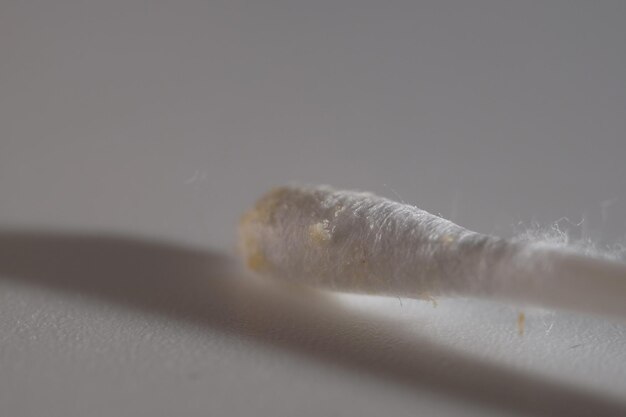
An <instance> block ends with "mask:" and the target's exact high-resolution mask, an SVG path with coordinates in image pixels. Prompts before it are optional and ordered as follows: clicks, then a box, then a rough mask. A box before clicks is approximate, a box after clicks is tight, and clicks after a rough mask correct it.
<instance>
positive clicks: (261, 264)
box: [239, 187, 288, 272]
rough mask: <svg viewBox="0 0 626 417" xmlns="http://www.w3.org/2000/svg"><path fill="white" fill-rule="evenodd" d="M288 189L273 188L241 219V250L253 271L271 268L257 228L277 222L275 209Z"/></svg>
mask: <svg viewBox="0 0 626 417" xmlns="http://www.w3.org/2000/svg"><path fill="white" fill-rule="evenodd" d="M287 192H288V189H287V188H285V187H279V188H275V189H273V190H271V191H270V192H269V193H267V194H266V195H265V196H264V197H262V198H261V199H260V200H258V201H257V203H256V204H255V206H254V207H253V208H252V209H250V210H248V211H247V212H246V213H244V214H243V216H241V219H240V221H239V236H240V239H239V241H240V248H239V249H240V251H241V253H242V254H243V256H244V259H245V260H246V265H247V266H248V268H250V269H251V270H253V271H257V272H261V271H267V270H269V269H270V267H271V265H270V264H269V262H268V260H267V257H266V256H265V254H264V253H263V248H262V247H261V244H260V243H259V241H258V238H257V234H256V233H255V229H257V228H260V227H263V226H264V225H273V224H275V222H276V219H275V218H274V216H275V211H276V208H277V207H278V205H279V204H280V201H281V199H282V197H283V196H284V194H285V193H287Z"/></svg>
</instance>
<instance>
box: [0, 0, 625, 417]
mask: <svg viewBox="0 0 626 417" xmlns="http://www.w3.org/2000/svg"><path fill="white" fill-rule="evenodd" d="M625 17H626V3H624V2H620V1H616V2H609V1H606V2H594V3H593V4H591V3H588V2H572V1H563V2H551V3H550V4H544V3H543V2H541V3H536V4H532V3H529V2H516V3H515V4H512V3H510V4H506V5H505V4H504V3H502V2H497V1H493V2H488V1H477V2H465V1H458V2H441V1H432V2H404V3H403V2H378V3H374V2H356V1H351V2H335V1H333V2H330V1H329V2H325V1H318V2H270V1H255V2H253V1H250V2H244V1H224V2H217V1H216V2H206V1H177V2H173V1H172V2H160V3H159V4H156V2H155V3H148V2H139V1H121V0H120V1H117V0H113V1H106V2H102V1H100V2H98V1H68V0H64V1H56V2H48V1H3V2H0V224H1V225H2V231H0V249H1V250H0V277H1V279H0V414H1V415H7V416H16V417H19V416H32V415H48V416H101V415H102V416H104V415H150V416H159V415H162V416H169V415H172V414H177V415H222V416H239V415H256V416H275V415H311V416H312V415H315V416H319V415H345V416H351V415H354V416H357V415H358V416H365V415H372V416H378V415H407V416H408V415H432V414H436V415H452V416H455V415H480V416H484V415H500V414H506V415H508V414H515V413H519V414H529V415H545V416H551V415H568V416H569V415H577V414H578V415H607V416H609V415H610V416H616V415H624V414H626V402H625V401H624V400H623V398H625V395H624V394H626V357H625V353H624V352H625V351H624V348H623V347H624V345H625V343H626V326H625V325H624V324H623V323H618V322H609V321H606V320H603V319H596V318H591V317H582V316H575V315H570V314H565V313H554V312H536V311H526V313H527V330H526V333H525V335H524V336H519V335H518V334H517V328H516V317H517V312H518V309H517V308H513V307H505V306H500V305H491V304H484V303H480V302H477V301H469V300H455V301H451V300H440V302H439V306H438V307H437V308H432V306H431V305H430V304H428V303H425V302H418V301H410V300H402V302H400V301H399V300H396V299H375V298H374V299H370V298H362V297H356V296H341V297H331V299H326V298H324V297H322V299H320V297H319V295H315V294H309V293H306V292H304V293H302V292H296V293H295V294H292V293H291V292H287V293H286V294H285V293H284V291H287V290H285V289H277V288H271V287H266V286H263V285H261V284H258V283H254V282H251V281H250V277H247V276H244V274H243V273H242V272H241V271H239V270H238V269H237V267H236V266H234V265H233V264H232V263H233V261H232V260H231V259H229V258H227V256H228V255H227V254H228V253H230V251H231V249H232V246H233V245H234V236H235V234H234V225H235V223H236V221H237V218H238V216H239V215H240V213H241V212H243V211H244V210H245V209H246V208H247V207H248V206H249V205H250V204H251V203H252V202H253V201H254V199H255V198H256V197H257V196H258V195H260V194H261V193H263V192H264V191H265V190H266V189H267V188H269V187H271V186H275V185H280V184H283V183H285V182H288V181H292V180H297V181H306V182H311V183H330V184H333V185H336V186H338V187H343V188H360V189H368V190H372V191H375V192H378V193H380V194H383V195H387V196H390V197H395V194H396V193H397V194H399V195H400V196H401V198H402V199H404V200H406V201H407V202H412V203H415V204H417V205H418V206H420V207H422V208H424V209H427V210H429V211H431V212H434V213H441V214H443V215H444V216H446V217H449V218H452V220H455V221H456V222H458V223H459V224H461V225H463V226H465V227H468V228H470V229H473V230H477V231H480V232H493V233H498V234H503V235H507V234H511V233H512V231H513V229H514V228H515V227H516V226H515V225H517V224H518V222H522V223H523V224H525V225H529V224H531V222H533V221H538V222H539V223H542V224H548V223H550V222H554V221H557V220H559V219H560V218H562V217H563V216H565V217H568V218H569V222H568V221H561V222H560V225H561V226H567V225H568V224H569V225H570V227H572V228H573V229H574V231H575V232H579V233H580V234H581V235H583V237H591V238H592V239H593V240H596V241H601V242H609V243H611V242H618V241H620V239H621V240H622V241H623V237H624V236H625V235H626V214H625V213H626V211H625V210H624V208H625V207H626V201H625V198H626V181H625V179H626V164H624V163H623V159H624V155H625V154H626V141H625V140H624V132H626V117H624V116H625V114H626V112H625V110H626V82H625V79H624V70H623V69H624V65H625V64H626V26H625V25H624V24H623V22H624V19H625ZM583 219H584V221H583V223H582V224H581V226H579V227H576V226H575V224H577V223H579V222H580V221H581V220H583ZM521 227H522V228H523V227H524V226H521ZM9 230H12V232H9ZM28 230H30V231H31V232H28ZM40 231H48V232H49V233H47V234H46V233H44V234H41V233H40ZM73 233H79V235H74V234H73ZM81 236H82V237H81ZM116 236H117V237H116ZM159 241H166V242H170V243H169V244H167V245H165V246H163V245H162V244H159V243H157V242H159ZM225 257H226V258H225Z"/></svg>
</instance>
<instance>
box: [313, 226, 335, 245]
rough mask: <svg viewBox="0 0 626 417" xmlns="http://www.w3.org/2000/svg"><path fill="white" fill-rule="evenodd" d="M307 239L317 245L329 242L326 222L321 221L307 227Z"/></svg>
mask: <svg viewBox="0 0 626 417" xmlns="http://www.w3.org/2000/svg"><path fill="white" fill-rule="evenodd" d="M309 237H310V238H311V240H312V241H313V242H314V243H317V244H323V243H327V242H329V241H330V238H331V237H332V235H331V232H330V223H329V222H328V220H323V221H321V222H317V223H314V224H312V225H311V226H309Z"/></svg>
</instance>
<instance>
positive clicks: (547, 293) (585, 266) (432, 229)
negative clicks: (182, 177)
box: [240, 187, 626, 316]
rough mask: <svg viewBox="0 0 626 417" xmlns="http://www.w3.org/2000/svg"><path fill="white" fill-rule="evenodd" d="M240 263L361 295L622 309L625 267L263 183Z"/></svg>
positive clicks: (318, 191) (402, 208) (415, 214)
mask: <svg viewBox="0 0 626 417" xmlns="http://www.w3.org/2000/svg"><path fill="white" fill-rule="evenodd" d="M240 238H241V247H242V250H243V253H244V256H245V257H246V259H247V263H248V265H249V266H250V267H251V268H252V269H254V270H256V271H258V272H260V273H263V274H265V275H270V276H273V277H277V278H283V279H290V280H295V281H299V282H302V283H304V284H307V285H312V286H316V287H320V288H326V289H332V290H338V291H345V292H355V293H368V294H385V295H394V296H403V297H416V298H428V297H430V296H438V295H444V296H448V295H450V296H454V295H461V296H478V297H499V298H505V299H510V300H516V301H520V302H525V303H533V304H537V305H543V306H548V307H563V308H569V309H582V310H585V311H592V312H599V313H610V314H617V315H622V316H626V266H624V265H623V264H620V263H617V262H610V261H605V260H599V259H593V258H589V257H583V256H581V255H579V254H576V253H574V252H570V251H567V250H563V249H556V248H549V247H546V246H545V245H541V244H539V243H516V242H510V241H507V240H504V239H500V238H497V237H493V236H487V235H483V234H479V233H475V232H471V231H468V230H466V229H464V228H462V227H460V226H458V225H456V224H454V223H452V222H450V221H447V220H445V219H442V218H440V217H438V216H435V215H432V214H430V213H428V212H426V211H423V210H420V209H418V208H416V207H413V206H410V205H406V204H401V203H397V202H394V201H391V200H388V199H385V198H382V197H377V196H375V195H372V194H369V193H359V192H352V191H337V190H334V189H332V188H330V187H285V188H279V189H276V190H273V191H272V192H270V193H269V194H267V195H266V196H265V197H263V198H261V199H260V200H259V202H258V203H257V205H256V206H255V207H254V208H253V209H252V210H251V211H249V212H248V213H247V214H246V215H244V217H243V218H242V222H241V225H240Z"/></svg>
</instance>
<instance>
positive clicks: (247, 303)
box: [0, 231, 626, 417]
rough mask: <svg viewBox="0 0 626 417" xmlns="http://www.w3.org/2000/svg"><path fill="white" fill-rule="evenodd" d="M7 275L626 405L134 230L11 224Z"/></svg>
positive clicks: (531, 395)
mask: <svg viewBox="0 0 626 417" xmlns="http://www.w3.org/2000/svg"><path fill="white" fill-rule="evenodd" d="M0 278H1V279H13V280H20V281H28V282H30V283H34V284H37V285H42V286H46V287H51V288H54V289H56V290H63V291H67V292H72V293H80V294H86V295H89V296H93V297H97V298H100V299H105V300H107V301H108V302H113V303H117V304H123V305H125V306H127V307H130V308H135V309H141V310H148V311H150V312H154V313H158V314H166V315H169V316H173V317H176V318H178V319H184V320H191V321H193V322H196V323H200V324H202V325H205V326H207V328H209V329H211V330H215V331H221V332H226V333H232V334H236V335H239V336H244V337H248V338H251V339H254V340H257V341H259V342H261V343H264V344H267V345H272V346H275V347H278V348H282V349H289V350H291V351H294V352H296V353H299V354H303V355H307V356H309V357H313V358H315V359H317V360H322V361H325V362H330V363H332V364H334V365H338V366H343V367H346V368H352V369H357V370H359V372H368V373H370V374H373V375H376V376H378V377H381V378H385V379H386V380H389V381H394V382H397V383H402V384H404V385H408V386H409V387H419V388H420V389H428V390H432V391H436V392H439V393H444V394H446V395H452V396H455V397H457V398H461V399H464V400H466V401H471V402H477V403H482V404H485V405H488V406H490V407H497V408H501V409H505V410H511V411H519V412H522V413H525V414H531V415H537V416H568V417H569V416H587V415H589V416H591V415H593V416H620V415H626V404H625V403H623V402H619V401H617V400H615V399H612V398H609V397H604V396H602V395H600V394H597V393H591V392H587V391H584V390H580V389H577V388H575V387H572V386H567V385H564V384H562V383H556V382H554V381H549V380H545V379H542V378H538V377H536V376H532V375H529V374H526V373H523V372H520V371H514V370H511V369H507V368H505V367H502V366H498V365H495V364H492V363H488V362H486V361H483V360H479V359H475V358H471V357H469V356H467V355H464V354H463V353H462V352H458V351H453V350H450V349H449V348H445V347H442V346H439V345H437V344H434V343H432V342H429V341H427V340H416V338H415V335H414V334H413V335H411V334H407V333H406V332H403V331H402V329H401V328H399V326H398V325H397V324H395V323H394V322H393V321H390V320H383V319H380V318H376V317H372V316H368V315H365V314H363V313H358V312H355V311H351V310H350V309H347V308H345V307H342V306H341V305H340V304H339V303H336V302H333V300H332V298H328V297H322V296H319V294H318V293H314V292H307V291H302V292H299V291H297V290H294V289H289V288H286V287H282V286H276V285H266V284H263V283H261V282H259V281H257V280H254V279H250V277H248V276H246V275H245V274H243V273H242V272H241V271H240V270H239V269H238V268H237V265H236V262H235V261H234V260H233V259H231V258H229V257H227V256H225V255H220V254H219V253H214V252H210V251H206V250H201V249H198V248H193V247H184V246H178V245H174V244H168V243H161V242H154V241H149V240H141V239H133V238H128V237H123V236H100V235H98V236H95V235H94V236H89V235H78V234H64V233H32V232H18V231H5V232H0Z"/></svg>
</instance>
